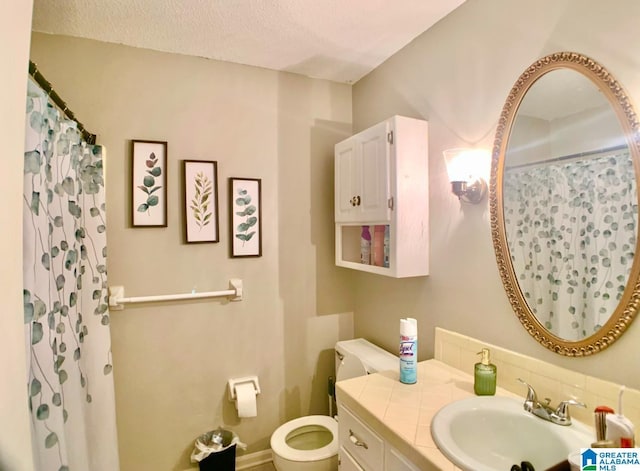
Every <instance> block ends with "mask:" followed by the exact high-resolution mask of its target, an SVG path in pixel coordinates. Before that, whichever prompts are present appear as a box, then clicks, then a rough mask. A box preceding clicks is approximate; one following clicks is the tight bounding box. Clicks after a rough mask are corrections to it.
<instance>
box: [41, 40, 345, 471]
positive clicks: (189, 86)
mask: <svg viewBox="0 0 640 471" xmlns="http://www.w3.org/2000/svg"><path fill="white" fill-rule="evenodd" d="M32 42H33V44H32V52H31V57H32V59H33V60H34V61H35V62H36V63H37V64H38V66H39V68H40V70H41V71H42V73H43V74H44V75H45V77H47V79H48V80H49V81H51V82H52V83H53V85H54V87H55V89H56V90H57V91H58V93H59V94H60V95H61V96H62V97H63V98H64V99H65V100H66V101H67V103H68V104H69V107H70V108H71V109H72V110H73V111H74V113H75V114H76V115H77V117H78V119H80V121H82V122H83V123H84V124H85V125H86V127H87V128H88V129H89V130H90V131H92V132H95V133H97V134H98V141H99V143H101V144H104V145H105V146H106V149H107V158H106V161H107V190H106V191H107V206H108V211H107V215H108V220H107V228H108V229H107V231H108V232H107V235H108V247H109V255H108V270H109V283H110V284H111V285H123V286H124V287H125V290H126V292H125V294H126V295H127V296H144V295H151V294H171V293H184V292H190V291H191V290H192V289H195V290H197V291H209V290H219V289H226V287H227V283H228V279H229V278H233V277H237V278H241V279H243V280H244V287H245V300H244V301H242V302H238V303H228V302H223V301H219V300H212V301H211V300H210V301H189V302H169V303H162V304H160V303H159V304H155V305H144V306H142V305H129V306H128V307H126V309H125V310H124V311H119V312H114V311H112V313H111V328H112V330H111V335H112V348H113V356H114V373H115V389H116V403H117V404H116V409H117V421H118V439H119V448H120V459H121V464H122V470H123V471H133V470H145V469H158V470H183V469H185V468H187V467H188V466H189V462H188V457H189V454H190V452H191V450H192V448H193V440H194V439H195V437H197V436H198V435H199V434H200V433H203V432H205V431H207V430H211V429H213V428H215V427H216V426H218V425H222V426H224V427H227V428H230V429H233V430H234V431H236V432H237V433H238V434H239V436H240V438H241V440H242V441H244V442H246V443H247V444H248V445H249V449H248V452H254V451H257V450H263V449H267V448H268V447H269V438H270V435H271V433H272V432H273V431H274V430H275V428H276V427H277V426H279V425H280V424H281V423H283V422H285V421H286V420H289V419H291V418H294V417H297V416H300V415H304V414H308V413H325V414H326V413H327V412H328V401H327V386H326V384H327V377H328V376H329V375H330V374H332V372H333V353H332V348H333V345H334V343H335V342H336V341H337V340H339V339H341V338H350V337H351V336H352V333H353V325H352V315H351V314H350V313H349V312H348V311H350V308H351V297H350V296H349V294H348V283H347V282H346V281H347V277H348V276H349V274H348V273H346V272H343V271H341V270H339V269H337V268H336V267H335V266H333V257H332V250H333V226H332V218H333V200H332V194H333V192H332V185H333V145H334V143H335V142H337V141H338V140H340V139H343V138H344V137H346V136H347V135H349V133H350V132H351V87H350V86H347V85H342V84H335V83H331V82H327V81H320V80H312V79H307V78H304V77H301V76H296V75H292V74H288V73H277V72H273V71H269V70H266V69H258V68H253V67H247V66H241V65H235V64H229V63H223V62H217V61H211V60H205V59H201V58H195V57H187V56H180V55H174V54H165V53H159V52H153V51H149V50H142V49H135V48H129V47H124V46H119V45H113V44H106V43H100V42H95V41H88V40H80V39H73V38H69V37H59V36H50V35H43V34H34V36H33V40H32ZM130 139H150V140H164V141H168V156H169V165H168V185H167V187H168V198H169V207H168V211H169V217H168V227H167V228H142V229H141V228H138V229H133V228H130V227H129V220H130V208H129V205H130V182H129V180H130V165H129V162H130V154H129V140H130ZM183 159H203V160H215V161H217V162H218V183H219V193H218V196H219V211H220V219H219V223H220V239H221V241H220V243H217V244H190V245H186V244H184V243H183V240H182V237H183V236H182V229H181V224H182V217H183V216H182V210H181V206H180V205H181V184H180V172H181V160H183ZM231 176H233V177H254V178H261V179H262V198H263V199H262V204H263V207H262V216H263V223H262V224H263V226H262V229H263V247H262V250H263V255H262V257H260V258H249V259H231V258H230V257H229V255H228V253H229V236H228V223H227V221H228V209H227V205H228V196H227V192H228V185H227V179H228V177H231ZM341 313H344V314H341ZM246 375H258V377H259V380H260V386H261V388H262V394H261V395H260V396H258V417H257V418H254V419H243V420H241V421H240V420H239V419H238V418H237V415H236V411H235V409H234V406H233V404H232V403H231V402H229V401H228V400H227V396H226V384H227V380H228V379H229V378H232V377H240V376H246Z"/></svg>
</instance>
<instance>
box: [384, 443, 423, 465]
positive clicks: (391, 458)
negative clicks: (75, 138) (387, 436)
mask: <svg viewBox="0 0 640 471" xmlns="http://www.w3.org/2000/svg"><path fill="white" fill-rule="evenodd" d="M384 470H385V471H420V470H419V469H418V467H417V466H415V465H414V464H413V463H411V462H410V461H409V460H408V459H407V458H405V457H404V456H402V455H401V454H400V452H399V451H397V450H396V449H395V448H391V447H390V446H388V447H387V449H386V451H385V455H384Z"/></svg>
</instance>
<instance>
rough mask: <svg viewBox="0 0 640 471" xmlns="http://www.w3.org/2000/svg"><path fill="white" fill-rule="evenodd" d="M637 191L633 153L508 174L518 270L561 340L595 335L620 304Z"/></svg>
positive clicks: (532, 301)
mask: <svg viewBox="0 0 640 471" xmlns="http://www.w3.org/2000/svg"><path fill="white" fill-rule="evenodd" d="M636 191H637V190H636V185H635V173H634V168H633V162H632V160H631V158H630V156H629V153H628V152H621V153H619V154H617V155H615V154H614V155H612V154H609V155H601V156H598V157H595V158H590V159H588V160H578V161H568V162H564V163H557V164H545V165H541V166H537V167H533V168H531V167H527V168H514V169H508V170H507V171H506V172H505V175H504V187H503V194H504V217H505V223H506V227H507V240H508V244H509V250H510V252H511V260H512V262H513V267H514V271H515V274H516V276H517V278H518V283H519V285H520V288H521V290H522V293H523V295H524V296H525V298H526V300H527V303H528V304H529V306H530V307H531V309H532V311H533V312H534V313H535V315H536V317H537V319H538V320H539V321H540V322H541V323H542V324H543V325H544V326H545V327H546V328H547V329H548V330H549V331H551V332H552V333H553V334H555V335H556V336H558V337H561V338H563V339H567V340H573V341H577V340H580V339H582V338H584V337H587V336H590V335H592V334H593V333H594V332H595V331H597V330H598V329H599V328H600V326H601V325H603V324H604V323H605V322H606V321H607V320H608V318H609V316H610V315H611V313H612V312H613V311H614V310H615V308H616V306H617V305H618V303H619V301H620V298H621V296H622V292H623V291H624V288H625V285H626V280H627V279H628V277H629V273H630V271H631V265H632V262H633V256H634V251H635V246H636V232H637V229H636V228H637V220H636V219H637V217H636V214H637V211H638V209H637V196H636Z"/></svg>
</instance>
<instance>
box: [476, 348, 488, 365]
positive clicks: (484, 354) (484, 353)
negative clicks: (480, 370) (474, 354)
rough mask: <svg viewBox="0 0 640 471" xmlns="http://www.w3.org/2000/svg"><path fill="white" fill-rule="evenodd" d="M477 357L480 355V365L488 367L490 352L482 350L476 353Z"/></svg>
mask: <svg viewBox="0 0 640 471" xmlns="http://www.w3.org/2000/svg"><path fill="white" fill-rule="evenodd" d="M478 355H482V359H481V360H480V363H482V364H483V365H488V364H490V363H491V358H490V355H491V352H490V350H489V349H488V348H483V349H482V351H481V352H478Z"/></svg>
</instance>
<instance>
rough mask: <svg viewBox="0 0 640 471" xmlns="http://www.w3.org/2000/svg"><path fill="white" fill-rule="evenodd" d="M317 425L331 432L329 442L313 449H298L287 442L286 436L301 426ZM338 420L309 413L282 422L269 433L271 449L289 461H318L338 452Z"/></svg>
mask: <svg viewBox="0 0 640 471" xmlns="http://www.w3.org/2000/svg"><path fill="white" fill-rule="evenodd" d="M314 425H315V426H318V427H322V428H325V429H327V431H329V432H330V433H331V436H332V438H331V442H330V443H329V444H328V445H325V446H323V447H321V448H316V449H314V450H298V449H295V448H292V447H290V446H289V445H288V444H287V436H288V435H289V434H290V433H292V432H294V431H295V430H297V429H299V428H302V427H309V426H314ZM338 448H339V444H338V422H337V421H336V420H335V419H334V418H332V417H328V416H326V415H309V416H305V417H300V418H298V419H293V420H290V421H289V422H287V423H284V424H282V425H281V426H280V427H278V428H277V429H276V431H275V432H273V435H271V449H272V450H273V452H274V453H276V454H277V455H279V456H281V457H282V458H284V459H286V460H289V461H319V460H323V459H327V458H330V457H332V456H335V455H337V454H338Z"/></svg>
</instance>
